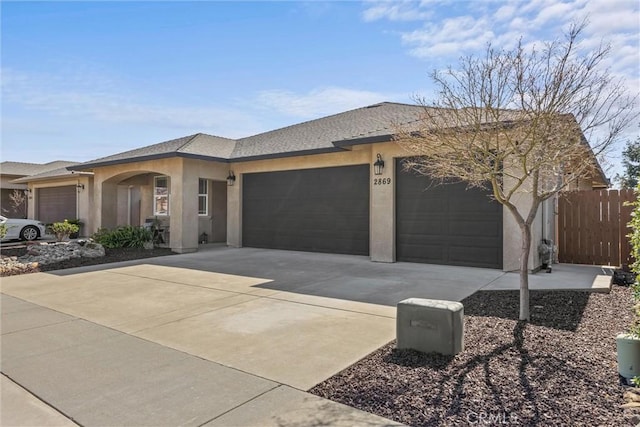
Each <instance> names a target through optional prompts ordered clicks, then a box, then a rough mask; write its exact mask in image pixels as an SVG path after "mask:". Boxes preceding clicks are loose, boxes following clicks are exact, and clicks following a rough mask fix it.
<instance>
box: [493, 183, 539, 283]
mask: <svg viewBox="0 0 640 427" xmlns="http://www.w3.org/2000/svg"><path fill="white" fill-rule="evenodd" d="M503 185H504V186H505V189H509V188H510V187H511V186H512V185H513V178H509V177H505V178H504V184H503ZM530 191H531V188H530V182H528V181H527V182H525V183H524V185H523V186H522V188H521V190H520V191H519V192H517V193H516V194H514V195H513V196H512V198H511V202H512V203H513V204H514V205H515V206H516V208H517V209H518V212H520V215H522V216H523V217H525V218H526V216H527V215H528V213H529V211H530V209H531V204H532V202H533V199H532V196H531V193H530ZM541 207H542V206H541ZM502 212H503V213H502V230H503V232H502V239H503V245H502V248H503V249H502V251H503V252H502V257H503V265H502V269H503V270H504V271H513V270H518V269H519V268H520V254H521V253H522V232H521V231H520V226H518V223H517V221H516V220H515V218H514V217H513V214H512V213H511V212H510V211H509V209H506V208H504V209H503V211H502ZM542 237H543V236H542V215H541V211H540V208H538V212H537V214H536V217H535V219H534V221H533V224H531V247H530V248H531V249H530V251H529V270H534V269H536V268H537V267H539V265H540V261H539V256H538V245H539V244H540V240H541V239H542Z"/></svg>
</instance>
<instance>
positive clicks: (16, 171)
mask: <svg viewBox="0 0 640 427" xmlns="http://www.w3.org/2000/svg"><path fill="white" fill-rule="evenodd" d="M77 164H79V163H78V162H69V161H66V160H55V161H53V162H49V163H23V162H2V163H0V174H2V175H15V176H28V175H35V174H39V173H42V172H46V171H50V170H53V169H58V168H65V167H67V166H73V165H77Z"/></svg>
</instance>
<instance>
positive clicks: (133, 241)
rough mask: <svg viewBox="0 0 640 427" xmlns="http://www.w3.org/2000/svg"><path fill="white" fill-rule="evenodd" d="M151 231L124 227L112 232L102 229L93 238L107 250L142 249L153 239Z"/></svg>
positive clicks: (128, 226)
mask: <svg viewBox="0 0 640 427" xmlns="http://www.w3.org/2000/svg"><path fill="white" fill-rule="evenodd" d="M152 237H153V236H152V234H151V231H149V230H148V229H146V228H144V227H134V226H131V225H124V226H120V227H117V228H114V229H112V230H109V229H106V228H100V229H99V230H98V231H97V232H96V233H94V234H93V236H91V238H92V239H93V240H95V241H96V242H98V243H100V244H101V245H102V246H104V247H105V248H109V249H114V248H142V247H144V244H145V243H146V242H150V241H151V239H152Z"/></svg>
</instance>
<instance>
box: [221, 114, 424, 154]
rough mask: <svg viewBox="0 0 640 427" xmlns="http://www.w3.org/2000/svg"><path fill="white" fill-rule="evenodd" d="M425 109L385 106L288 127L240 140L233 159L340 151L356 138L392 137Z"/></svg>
mask: <svg viewBox="0 0 640 427" xmlns="http://www.w3.org/2000/svg"><path fill="white" fill-rule="evenodd" d="M422 109H423V107H421V106H417V105H408V104H397V103H392V102H383V103H380V104H375V105H370V106H368V107H363V108H358V109H355V110H351V111H347V112H344V113H340V114H335V115H332V116H328V117H323V118H320V119H316V120H311V121H308V122H304V123H300V124H296V125H293V126H288V127H285V128H282V129H277V130H273V131H270V132H265V133H261V134H259V135H254V136H250V137H248V138H242V139H239V140H238V143H237V145H236V148H235V150H234V151H233V154H232V155H231V159H246V158H252V157H257V156H274V155H275V156H277V155H279V154H295V153H296V152H305V151H322V150H327V151H336V150H339V148H337V147H338V146H340V144H335V143H336V142H337V141H345V140H350V139H353V138H363V137H368V136H372V135H376V136H379V135H390V134H391V133H392V132H393V130H392V125H393V123H407V122H411V121H414V120H416V119H417V118H418V115H419V113H420V111H422Z"/></svg>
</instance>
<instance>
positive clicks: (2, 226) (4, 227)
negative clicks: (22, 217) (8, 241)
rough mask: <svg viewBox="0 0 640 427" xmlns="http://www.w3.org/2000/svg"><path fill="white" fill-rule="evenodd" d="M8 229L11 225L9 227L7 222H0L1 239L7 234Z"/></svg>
mask: <svg viewBox="0 0 640 427" xmlns="http://www.w3.org/2000/svg"><path fill="white" fill-rule="evenodd" d="M8 230H9V227H7V224H0V239H4V236H6V235H7V231H8Z"/></svg>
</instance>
